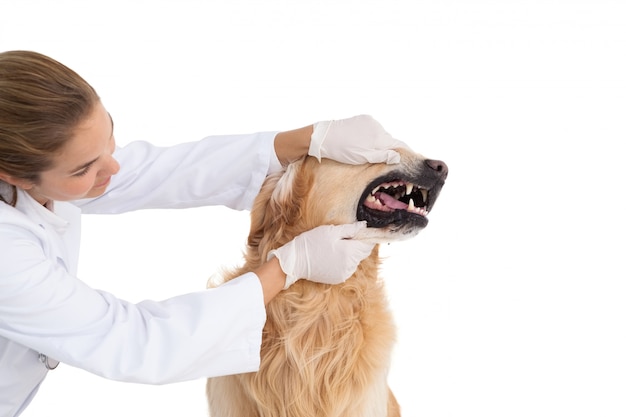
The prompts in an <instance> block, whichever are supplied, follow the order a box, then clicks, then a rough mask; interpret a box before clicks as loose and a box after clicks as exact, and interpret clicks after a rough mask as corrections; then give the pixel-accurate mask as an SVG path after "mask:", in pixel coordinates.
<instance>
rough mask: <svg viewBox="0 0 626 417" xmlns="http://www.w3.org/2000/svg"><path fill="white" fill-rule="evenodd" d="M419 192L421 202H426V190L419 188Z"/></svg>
mask: <svg viewBox="0 0 626 417" xmlns="http://www.w3.org/2000/svg"><path fill="white" fill-rule="evenodd" d="M420 191H421V193H422V200H424V203H425V202H426V200H427V199H428V190H425V189H423V188H420Z"/></svg>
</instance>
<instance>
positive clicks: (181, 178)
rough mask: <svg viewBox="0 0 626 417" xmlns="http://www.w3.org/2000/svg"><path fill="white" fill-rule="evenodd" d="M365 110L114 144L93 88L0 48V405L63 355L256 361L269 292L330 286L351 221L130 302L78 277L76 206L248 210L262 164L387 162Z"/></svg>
mask: <svg viewBox="0 0 626 417" xmlns="http://www.w3.org/2000/svg"><path fill="white" fill-rule="evenodd" d="M401 145H402V144H401V143H400V142H398V141H395V140H393V139H392V138H391V137H390V136H389V135H388V134H387V133H386V132H385V131H384V130H383V129H382V127H381V126H380V125H379V124H378V123H377V122H376V121H374V120H373V119H371V118H370V117H368V116H357V117H355V118H351V119H346V120H341V121H335V122H332V121H331V122H319V123H316V124H315V125H312V126H307V127H304V128H301V129H296V130H292V131H286V132H279V133H277V132H265V133H257V134H250V135H236V136H216V137H209V138H205V139H203V140H201V141H198V142H193V143H184V144H180V145H177V146H173V147H170V148H157V147H154V146H151V145H150V144H148V143H145V142H134V143H131V144H129V145H128V146H126V147H124V148H117V147H116V146H115V139H114V132H113V120H112V118H111V117H110V115H109V114H108V113H107V111H106V109H105V108H104V106H103V105H102V103H101V102H100V99H99V98H98V95H97V94H96V92H95V90H94V89H93V88H92V87H91V86H90V85H89V84H88V83H87V82H85V81H84V80H83V79H82V78H81V77H80V76H79V75H77V74H76V73H75V72H73V71H72V70H70V69H69V68H67V67H65V66H64V65H62V64H60V63H59V62H57V61H55V60H53V59H51V58H49V57H46V56H44V55H41V54H38V53H34V52H27V51H9V52H4V53H0V199H1V200H2V202H0V259H1V261H0V262H1V264H0V265H1V268H0V415H2V416H16V415H19V414H20V413H21V412H22V411H23V410H24V408H25V407H26V406H27V405H28V403H29V402H30V401H31V399H32V397H33V396H34V395H35V393H36V392H37V390H38V388H39V385H40V384H41V382H42V381H43V379H44V377H45V376H46V373H47V372H48V370H49V369H54V367H56V365H57V364H58V362H59V361H60V362H65V363H67V364H69V365H72V366H76V367H79V368H82V369H85V370H87V371H89V372H92V373H94V374H97V375H101V376H103V377H105V378H110V379H115V380H121V381H132V382H139V383H148V384H163V383H169V382H178V381H184V380H190V379H195V378H205V377H211V376H218V375H223V374H232V373H241V372H250V371H255V370H256V369H257V368H258V365H259V347H260V342H261V332H262V328H263V325H264V321H265V304H267V303H268V302H269V301H270V300H271V299H272V298H273V297H274V296H275V295H276V294H277V293H278V292H279V291H280V290H281V289H283V288H286V287H288V286H289V285H291V283H293V282H294V281H295V280H296V279H297V278H298V277H302V276H306V277H309V278H308V279H311V280H314V281H317V282H321V283H327V284H337V283H339V282H343V281H344V280H345V279H347V278H348V277H349V276H350V275H351V274H352V272H354V270H355V269H356V266H357V265H358V263H359V262H360V261H361V260H362V259H363V258H365V257H366V256H367V255H368V254H369V252H370V251H371V249H372V245H371V244H369V243H365V242H361V241H359V240H357V239H351V238H353V237H354V236H355V235H356V233H357V232H358V230H360V228H362V227H365V225H363V224H360V223H355V224H350V225H339V226H322V227H320V228H317V229H314V230H311V231H309V232H306V233H303V234H302V235H300V236H298V237H296V238H295V239H294V240H293V241H292V242H290V243H288V244H287V245H285V246H283V247H282V248H279V249H278V250H277V251H276V256H275V257H273V258H271V259H269V260H268V261H267V263H265V264H264V265H262V266H261V267H260V268H259V269H258V270H256V271H254V273H249V274H245V275H243V276H241V277H239V278H237V279H235V280H233V281H230V282H228V283H227V284H224V285H222V286H220V287H218V288H215V289H210V290H204V291H199V292H196V293H192V294H186V295H182V296H178V297H174V298H171V299H168V300H165V301H161V302H154V301H145V302H141V303H138V304H132V303H129V302H126V301H124V300H120V299H117V298H115V297H114V296H113V295H111V294H108V293H106V292H104V291H99V290H95V289H92V288H89V287H88V286H87V285H85V284H84V283H83V282H82V281H80V280H79V279H78V278H77V277H76V266H77V262H78V259H77V257H78V247H79V234H80V214H81V213H120V212H126V211H131V210H138V209H145V208H184V207H195V206H204V205H217V204H219V205H226V206H228V207H231V208H233V209H249V208H250V207H251V204H252V201H253V199H254V198H255V196H256V194H257V192H258V191H259V189H260V186H261V184H262V182H263V180H264V178H265V177H266V175H267V174H268V173H271V172H274V171H277V170H280V169H281V168H282V166H284V165H286V164H288V163H289V161H292V160H295V159H298V158H300V157H302V156H304V155H306V154H310V155H314V156H316V157H317V158H318V159H320V158H332V159H335V160H338V161H341V162H344V163H356V164H358V163H364V162H387V163H397V162H398V160H399V157H398V154H397V153H396V152H395V151H393V150H392V148H394V147H399V146H401Z"/></svg>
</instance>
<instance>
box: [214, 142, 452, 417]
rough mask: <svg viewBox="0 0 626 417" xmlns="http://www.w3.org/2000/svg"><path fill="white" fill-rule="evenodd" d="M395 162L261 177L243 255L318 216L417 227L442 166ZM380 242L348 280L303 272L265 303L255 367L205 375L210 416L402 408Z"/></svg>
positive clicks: (304, 167) (258, 251) (264, 250)
mask: <svg viewBox="0 0 626 417" xmlns="http://www.w3.org/2000/svg"><path fill="white" fill-rule="evenodd" d="M398 151H399V152H400V153H401V162H400V163H399V164H397V165H387V164H365V165H344V164H340V163H337V162H334V161H331V160H326V159H323V160H322V162H321V163H320V162H318V161H317V160H316V159H315V158H312V157H307V158H305V159H301V160H299V161H297V162H294V163H292V164H290V165H289V166H288V168H287V169H286V171H285V172H284V173H281V174H279V175H273V176H270V177H268V178H267V179H266V181H265V183H264V185H263V187H262V189H261V191H260V193H259V195H258V197H257V199H256V201H255V203H254V206H253V208H252V211H251V228H250V234H249V236H248V244H247V250H246V253H245V264H244V265H243V266H242V267H240V268H238V269H236V270H234V271H232V272H230V273H229V274H228V275H227V276H226V277H224V278H225V280H226V281H227V280H229V279H232V278H234V277H236V276H239V275H241V274H243V273H245V272H248V271H251V270H254V269H255V268H257V267H258V266H259V265H261V264H262V263H263V262H264V261H265V260H266V258H267V255H268V252H269V251H270V250H272V249H275V248H278V247H280V246H282V245H284V244H285V243H287V242H289V241H290V240H291V239H293V238H294V237H295V236H297V235H298V234H300V233H302V232H304V231H306V230H309V229H312V228H314V227H316V226H319V225H323V224H340V223H351V222H354V221H356V220H365V221H367V224H368V227H367V228H366V229H364V231H363V232H362V234H361V235H360V236H359V237H360V238H364V239H368V240H373V241H375V242H376V243H382V242H389V241H393V240H399V239H407V238H410V237H413V236H415V235H416V234H417V233H418V232H419V231H420V230H421V229H423V228H424V227H426V224H427V223H428V219H427V217H426V216H427V214H428V212H429V211H430V210H431V208H432V206H433V204H434V203H435V200H436V198H437V196H438V194H439V192H440V190H441V188H442V187H443V184H444V181H445V178H446V176H447V170H448V169H447V166H446V165H445V163H443V162H441V161H435V160H429V159H426V158H424V157H423V156H421V155H418V154H416V153H414V152H412V151H410V150H409V149H404V148H403V149H399V150H398ZM378 267H379V257H378V246H376V247H375V248H374V250H373V251H372V253H371V255H370V256H369V257H368V258H367V259H365V260H364V261H362V262H361V264H360V265H359V267H358V268H357V270H356V272H355V273H354V275H353V276H352V277H351V278H350V279H348V280H347V281H346V282H345V283H344V284H339V285H333V286H331V285H323V284H317V283H313V282H310V281H306V280H299V281H297V282H296V283H295V284H293V285H292V286H291V287H290V288H289V289H287V290H285V291H282V292H281V293H280V294H279V295H278V296H277V297H276V298H275V299H273V300H272V301H271V302H270V303H269V305H268V306H267V321H266V324H265V328H264V333H263V342H262V346H261V366H260V369H259V371H258V372H254V373H247V374H241V375H232V376H224V377H218V378H211V379H209V380H208V382H207V386H206V392H207V396H208V402H209V411H210V415H211V417H321V416H324V417H339V416H341V417H382V416H389V417H391V416H399V415H400V407H399V406H398V403H397V401H396V399H395V397H394V396H393V394H392V392H391V390H390V389H389V388H388V385H387V373H388V370H389V367H390V358H391V352H392V347H393V344H394V338H395V327H394V323H393V319H392V315H391V312H390V310H389V307H388V304H387V298H386V295H385V291H384V286H383V282H382V280H381V279H379V276H378Z"/></svg>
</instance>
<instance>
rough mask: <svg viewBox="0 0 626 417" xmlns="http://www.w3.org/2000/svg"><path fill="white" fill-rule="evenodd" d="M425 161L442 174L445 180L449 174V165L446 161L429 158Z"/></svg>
mask: <svg viewBox="0 0 626 417" xmlns="http://www.w3.org/2000/svg"><path fill="white" fill-rule="evenodd" d="M425 162H426V165H428V166H429V167H431V168H432V169H433V170H434V171H435V172H437V173H438V174H439V176H441V178H443V179H444V180H445V179H446V177H447V176H448V165H446V163H445V162H443V161H438V160H436V159H427V160H426V161H425Z"/></svg>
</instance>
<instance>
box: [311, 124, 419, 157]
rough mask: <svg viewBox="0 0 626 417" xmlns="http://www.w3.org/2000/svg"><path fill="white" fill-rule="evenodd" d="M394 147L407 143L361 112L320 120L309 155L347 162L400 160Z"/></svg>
mask: <svg viewBox="0 0 626 417" xmlns="http://www.w3.org/2000/svg"><path fill="white" fill-rule="evenodd" d="M395 148H408V146H407V145H406V144H405V143H404V142H402V141H399V140H397V139H394V138H392V137H391V135H389V133H387V132H386V131H385V129H383V127H382V126H381V124H380V123H378V122H377V121H376V120H374V119H373V118H372V117H371V116H368V115H360V116H354V117H351V118H349V119H342V120H329V121H324V122H317V123H315V124H314V125H313V134H312V135H311V145H310V146H309V155H311V156H314V157H316V158H317V160H318V161H321V158H329V159H334V160H335V161H337V162H342V163H344V164H353V165H356V164H365V163H367V162H370V163H379V162H385V163H387V164H397V163H399V162H400V155H399V154H398V152H396V151H394V150H392V149H395Z"/></svg>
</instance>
